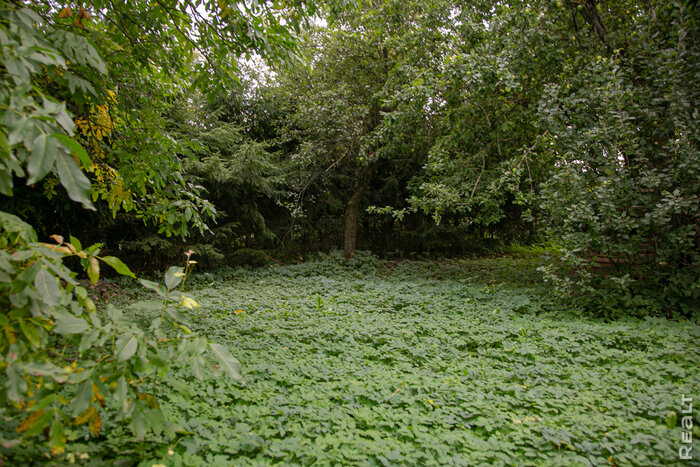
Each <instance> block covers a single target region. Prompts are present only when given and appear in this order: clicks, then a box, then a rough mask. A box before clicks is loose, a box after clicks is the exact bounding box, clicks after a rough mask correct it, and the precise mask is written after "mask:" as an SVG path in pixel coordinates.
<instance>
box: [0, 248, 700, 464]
mask: <svg viewBox="0 0 700 467" xmlns="http://www.w3.org/2000/svg"><path fill="white" fill-rule="evenodd" d="M541 261H542V258H541V257H540V256H539V255H530V256H520V257H513V256H510V257H497V258H486V259H476V260H446V261H440V262H438V261H380V260H378V259H376V258H375V257H373V256H371V255H369V254H365V253H360V254H359V255H357V256H356V257H355V258H354V259H352V260H351V261H349V262H345V261H343V260H342V259H341V253H340V252H338V253H337V254H330V255H323V256H321V257H320V258H317V259H316V260H313V261H309V262H305V263H302V264H297V265H288V266H274V267H267V268H260V269H250V268H235V269H223V270H220V271H218V272H217V273H202V274H199V275H197V274H195V275H193V277H192V282H191V285H192V288H193V290H191V293H192V294H193V295H195V296H196V297H197V298H198V300H199V303H200V304H201V307H200V308H194V309H192V310H191V311H188V312H187V320H188V321H189V323H190V325H191V328H192V330H194V331H195V332H197V333H199V334H202V335H205V336H206V337H207V338H208V339H210V340H211V341H213V342H217V343H220V344H223V345H224V346H226V347H228V348H229V349H231V351H232V352H233V353H234V354H235V355H236V356H237V357H238V358H239V359H240V360H241V361H242V362H244V363H243V372H242V373H243V383H238V382H235V381H234V380H231V379H222V378H217V377H214V376H213V375H210V374H205V375H204V377H203V378H202V379H199V378H197V377H196V375H195V374H194V370H193V368H192V367H191V366H177V365H176V366H175V368H173V371H171V372H169V373H168V375H167V377H166V378H165V379H163V380H159V381H156V382H155V383H153V382H151V383H149V386H148V387H142V388H139V390H140V391H142V392H143V393H149V394H154V395H155V396H157V400H158V403H159V404H160V406H161V408H162V410H163V413H164V414H165V416H166V418H167V419H168V420H170V421H171V422H172V423H174V424H176V425H178V428H177V429H176V432H177V434H175V435H173V436H166V435H165V434H164V433H160V434H156V435H151V436H149V442H148V443H141V442H139V441H138V440H135V439H134V438H133V436H132V434H131V431H130V430H129V428H128V427H125V426H124V425H123V424H120V423H119V422H118V421H117V420H115V419H114V418H111V417H110V418H105V420H104V426H103V430H102V433H101V435H100V436H99V437H96V438H95V437H92V436H91V435H90V434H89V431H88V428H86V427H70V428H66V435H67V437H68V440H69V445H68V449H67V451H66V453H65V454H63V455H62V456H61V457H58V458H56V457H54V459H55V463H56V465H58V464H60V463H62V462H64V461H65V460H66V459H71V460H72V459H76V460H77V461H81V460H82V462H84V463H85V464H87V465H106V464H109V463H112V462H114V461H115V460H118V461H119V462H120V465H131V464H134V465H135V464H137V463H139V462H140V464H139V465H144V466H146V465H148V466H151V465H153V464H164V465H169V466H170V465H173V466H176V465H212V466H214V465H221V466H225V465H271V464H284V465H310V464H313V465H339V464H342V465H353V464H361V465H513V464H518V465H666V464H668V465H671V464H674V463H675V462H677V459H678V446H679V443H680V440H681V431H682V428H681V417H682V414H681V413H680V409H681V397H682V395H683V394H686V395H688V394H692V393H693V391H695V390H696V389H697V388H698V386H699V385H700V375H698V372H697V361H698V358H700V348H699V347H698V344H697V343H698V341H699V340H700V327H699V326H697V325H696V324H692V323H689V322H683V321H680V322H679V321H670V320H666V319H660V318H649V317H646V318H639V319H637V318H624V319H618V320H614V321H607V322H605V321H602V320H599V319H596V320H594V319H591V318H588V317H586V315H581V314H580V313H577V312H576V310H574V309H571V308H566V307H563V306H561V305H559V304H557V302H556V301H553V300H552V299H550V298H548V295H547V289H543V288H542V287H541V285H540V281H539V278H538V273H537V272H536V267H537V266H538V265H539V263H540V262H541ZM115 287H116V286H115ZM105 290H107V292H108V293H103V294H102V295H101V297H102V300H101V301H98V304H99V303H103V304H104V303H105V301H107V300H109V301H111V302H112V303H114V301H115V300H117V301H118V302H120V300H123V297H124V296H126V295H128V294H127V293H126V292H128V290H126V289H123V290H121V291H120V292H119V293H116V294H115V293H113V290H112V289H109V288H108V289H105ZM110 291H111V292H110ZM120 297H121V298H120ZM149 300H150V297H149V296H147V295H145V294H144V293H143V292H133V291H132V292H131V298H130V299H129V306H130V307H131V309H132V310H139V309H141V310H144V309H148V306H144V303H148V301H149ZM154 313H155V312H148V311H140V312H138V314H139V318H140V319H141V320H143V321H144V322H149V323H150V322H151V320H152V319H153V317H154ZM108 399H109V398H108ZM108 403H110V402H108ZM108 413H109V412H108ZM694 417H695V419H694V421H695V426H696V428H695V429H694V431H693V434H694V435H695V436H700V432H699V431H698V429H697V426H699V425H700V420H699V419H698V417H697V412H695V415H694ZM13 423H14V422H9V423H7V424H6V425H5V427H4V429H5V430H14V424H13ZM41 449H43V448H41V447H40V446H35V448H34V450H28V451H23V452H15V453H14V457H12V458H10V459H9V460H11V461H14V462H17V463H24V462H27V461H29V459H34V460H38V459H41V463H43V462H45V461H46V460H47V459H45V458H44V457H43V455H41ZM115 465H116V464H115Z"/></svg>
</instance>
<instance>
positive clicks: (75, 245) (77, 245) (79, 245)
mask: <svg viewBox="0 0 700 467" xmlns="http://www.w3.org/2000/svg"><path fill="white" fill-rule="evenodd" d="M68 239H69V240H70V244H71V245H73V248H75V251H83V244H82V243H80V240H78V239H77V238H75V237H74V236H72V235H69V236H68Z"/></svg>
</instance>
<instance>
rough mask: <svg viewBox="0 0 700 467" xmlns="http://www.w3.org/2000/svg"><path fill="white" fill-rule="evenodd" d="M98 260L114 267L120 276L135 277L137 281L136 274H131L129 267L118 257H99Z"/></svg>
mask: <svg viewBox="0 0 700 467" xmlns="http://www.w3.org/2000/svg"><path fill="white" fill-rule="evenodd" d="M97 258H99V259H100V260H102V261H104V262H105V263H107V264H108V265H110V266H112V268H113V269H114V270H115V271H117V272H118V273H119V274H121V275H122V276H128V277H133V278H134V279H136V275H134V273H133V272H131V270H130V269H129V267H128V266H127V265H126V264H124V263H123V262H122V260H120V259H119V258H117V257H116V256H104V257H100V256H98V257H97Z"/></svg>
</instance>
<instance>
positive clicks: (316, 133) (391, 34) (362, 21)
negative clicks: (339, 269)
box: [278, 1, 449, 258]
mask: <svg viewBox="0 0 700 467" xmlns="http://www.w3.org/2000/svg"><path fill="white" fill-rule="evenodd" d="M444 7H445V5H444V4H442V3H440V2H393V1H391V2H374V3H370V4H367V5H365V8H364V11H363V12H362V13H352V14H348V15H346V16H344V17H343V18H342V20H341V21H339V22H338V24H337V26H336V27H334V28H328V29H327V28H320V29H318V30H316V31H315V32H314V34H313V35H311V37H310V43H309V45H308V46H307V49H306V50H307V54H308V62H309V67H308V68H300V67H297V68H295V69H293V70H291V71H289V72H287V73H286V74H285V75H284V76H283V77H282V78H281V80H280V82H279V84H278V89H279V92H280V93H281V94H282V95H284V96H285V98H286V101H287V102H288V109H289V110H288V112H289V118H288V122H287V132H288V135H289V136H288V137H289V138H290V139H292V140H293V141H295V142H296V143H297V144H298V149H297V151H296V153H295V154H294V155H293V156H292V158H293V160H294V161H295V162H296V163H297V167H299V169H300V172H299V173H300V175H299V176H298V180H297V185H296V187H295V190H296V196H297V201H296V203H295V204H296V205H297V207H302V205H303V202H302V201H303V199H304V198H305V197H309V196H314V197H316V198H315V199H318V198H326V197H328V196H331V194H332V196H339V198H340V200H342V201H341V202H342V205H343V211H342V218H343V228H342V230H343V235H342V243H343V249H344V253H345V256H346V258H350V257H352V255H353V254H354V251H355V248H356V245H357V230H358V218H359V217H360V214H361V213H362V212H363V207H364V206H366V195H367V193H368V190H369V188H370V186H371V185H373V184H375V185H376V184H378V183H381V180H382V179H383V178H384V177H386V175H387V172H391V171H395V170H396V169H397V167H398V166H401V165H404V166H405V165H412V162H410V161H413V160H417V158H419V157H420V152H419V151H414V150H407V151H404V150H402V149H401V147H400V144H397V143H396V140H392V138H391V137H390V136H389V134H387V133H386V131H387V130H386V127H385V125H384V121H385V119H386V118H387V116H388V115H391V114H392V111H393V110H394V108H393V104H392V103H391V102H390V101H391V99H392V98H393V97H394V96H395V94H396V93H398V92H401V90H402V89H403V86H405V85H406V80H407V79H413V78H412V77H411V76H410V74H407V70H408V69H411V68H413V69H420V68H421V67H424V66H426V64H427V63H428V62H430V61H431V60H434V56H433V55H432V53H434V52H437V50H438V48H439V46H440V43H439V34H438V33H437V28H438V27H439V25H440V20H439V18H440V17H441V16H444V15H447V14H449V10H446V9H445V8H444ZM426 44H430V46H428V47H426ZM397 120H398V117H397ZM398 133H399V132H398V131H397V132H396V134H398ZM406 139H408V133H407V135H406ZM409 144H410V145H411V146H413V147H414V148H415V147H417V146H419V144H418V143H416V142H411V143H409ZM313 188H316V190H315V191H314V193H313V194H312V195H309V193H308V191H309V190H310V189H311V190H313ZM324 193H325V194H324ZM325 204H327V205H328V206H329V207H332V206H333V205H335V204H336V203H335V202H333V200H330V199H329V200H328V202H327V203H325ZM330 214H331V215H332V216H335V215H337V213H336V212H331V213H330Z"/></svg>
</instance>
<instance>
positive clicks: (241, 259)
mask: <svg viewBox="0 0 700 467" xmlns="http://www.w3.org/2000/svg"><path fill="white" fill-rule="evenodd" d="M227 262H228V264H229V265H231V266H253V267H262V266H267V265H268V264H270V258H269V257H268V256H267V253H265V252H264V251H262V250H256V249H254V248H241V249H240V250H237V251H235V252H233V254H231V255H230V256H229V257H228V258H227Z"/></svg>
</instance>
